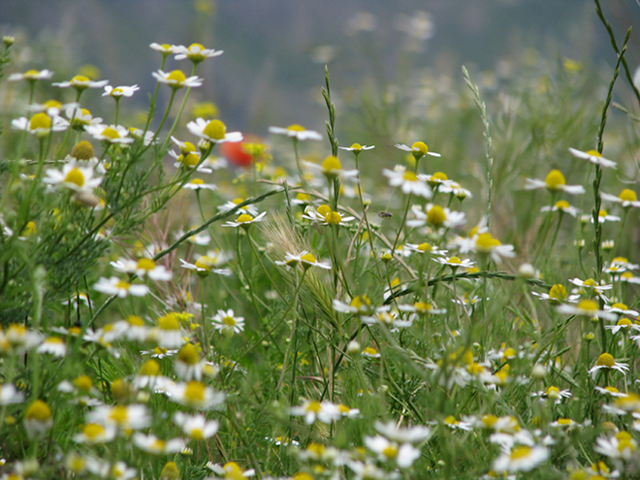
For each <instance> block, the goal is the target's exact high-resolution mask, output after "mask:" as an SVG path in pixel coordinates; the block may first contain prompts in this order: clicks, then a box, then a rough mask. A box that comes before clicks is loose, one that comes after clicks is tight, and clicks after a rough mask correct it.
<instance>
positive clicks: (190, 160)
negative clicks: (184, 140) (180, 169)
mask: <svg viewBox="0 0 640 480" xmlns="http://www.w3.org/2000/svg"><path fill="white" fill-rule="evenodd" d="M181 156H182V162H181V163H182V165H184V166H185V167H187V168H194V167H195V166H196V165H198V163H200V157H199V156H198V154H197V153H188V154H187V155H181ZM178 160H180V159H179V158H178Z"/></svg>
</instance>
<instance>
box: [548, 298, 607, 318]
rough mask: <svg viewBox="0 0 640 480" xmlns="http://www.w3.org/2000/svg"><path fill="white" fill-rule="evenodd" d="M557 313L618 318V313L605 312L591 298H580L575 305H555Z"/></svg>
mask: <svg viewBox="0 0 640 480" xmlns="http://www.w3.org/2000/svg"><path fill="white" fill-rule="evenodd" d="M556 310H557V311H558V312H559V313H564V314H567V315H584V316H585V317H590V318H602V319H604V320H609V321H612V322H615V321H616V320H617V319H618V315H616V314H615V313H612V312H605V311H604V310H600V309H599V308H598V304H597V303H596V302H594V301H593V300H580V301H579V302H578V304H577V305H568V304H566V303H565V304H562V305H559V306H558V307H556Z"/></svg>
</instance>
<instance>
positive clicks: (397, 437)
mask: <svg viewBox="0 0 640 480" xmlns="http://www.w3.org/2000/svg"><path fill="white" fill-rule="evenodd" d="M373 426H374V428H375V429H376V431H377V432H378V433H380V434H382V435H384V436H385V437H386V438H388V439H389V440H393V441H395V442H398V443H407V442H408V443H419V442H422V441H424V440H426V439H427V438H429V437H430V436H431V429H430V428H429V427H423V426H420V425H417V426H415V427H409V428H399V427H397V426H396V422H393V421H389V422H387V423H382V422H379V421H376V422H375V423H374V425H373Z"/></svg>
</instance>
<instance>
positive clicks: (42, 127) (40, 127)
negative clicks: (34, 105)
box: [11, 112, 69, 138]
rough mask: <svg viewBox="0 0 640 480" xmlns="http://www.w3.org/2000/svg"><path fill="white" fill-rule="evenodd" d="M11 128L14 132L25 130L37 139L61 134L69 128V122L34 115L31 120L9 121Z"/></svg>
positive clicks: (56, 117) (42, 114)
mask: <svg viewBox="0 0 640 480" xmlns="http://www.w3.org/2000/svg"><path fill="white" fill-rule="evenodd" d="M11 127H12V128H14V129H15V130H25V131H27V132H28V133H31V134H33V135H35V136H37V137H38V138H42V137H46V136H47V135H49V134H50V133H51V132H61V131H64V130H66V129H67V128H68V127H69V122H67V121H66V120H65V119H64V118H62V117H58V116H54V117H50V116H49V115H47V114H46V113H42V112H41V113H36V114H35V115H33V116H32V117H31V118H27V117H21V118H16V119H14V120H12V121H11Z"/></svg>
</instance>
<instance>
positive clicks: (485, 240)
mask: <svg viewBox="0 0 640 480" xmlns="http://www.w3.org/2000/svg"><path fill="white" fill-rule="evenodd" d="M500 245H501V243H500V241H499V240H498V239H496V238H493V236H492V235H491V234H490V233H488V232H485V233H481V234H480V235H478V238H477V239H476V250H477V251H478V252H491V251H492V250H494V249H495V248H496V247H499V246H500Z"/></svg>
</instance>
